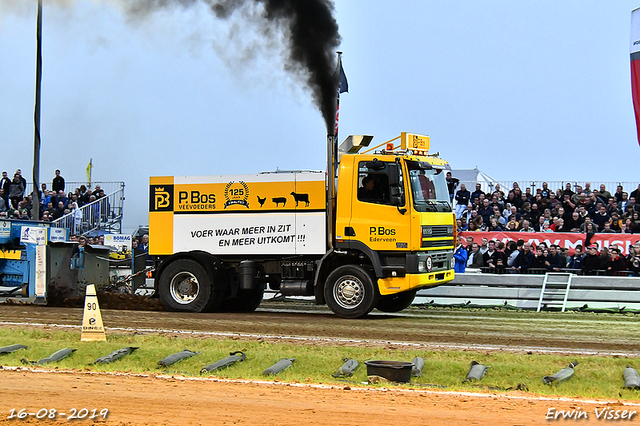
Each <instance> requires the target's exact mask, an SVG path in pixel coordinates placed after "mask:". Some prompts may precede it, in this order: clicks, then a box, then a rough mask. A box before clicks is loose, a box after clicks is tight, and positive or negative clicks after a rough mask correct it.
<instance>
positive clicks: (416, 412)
mask: <svg viewBox="0 0 640 426" xmlns="http://www.w3.org/2000/svg"><path fill="white" fill-rule="evenodd" d="M267 307H271V308H274V307H275V308H277V309H280V310H285V309H286V310H289V308H290V307H289V306H287V307H282V306H280V305H268V306H267ZM303 309H305V310H308V309H312V310H314V309H315V308H311V307H303ZM81 317H82V310H81V309H73V308H63V309H62V308H42V307H31V306H0V327H1V326H3V325H2V323H4V324H5V326H7V324H16V323H19V324H26V323H30V324H33V323H37V324H43V326H44V327H48V326H52V325H55V324H62V325H70V326H78V325H79V324H80V323H81ZM558 318H560V320H561V323H563V324H566V325H567V327H565V328H566V329H567V330H562V329H559V327H558ZM103 319H104V321H105V324H106V325H107V328H109V327H111V328H115V327H122V328H134V329H142V328H145V329H149V328H153V329H163V330H181V331H194V332H201V333H211V332H226V333H240V334H252V335H255V334H268V335H270V336H274V337H273V338H288V337H291V336H294V337H321V338H324V339H325V340H320V341H317V342H316V343H314V344H332V342H333V344H335V341H336V340H338V339H340V342H341V344H349V345H351V344H354V345H388V344H390V343H389V342H390V341H393V342H407V343H413V344H421V345H426V346H430V345H431V346H433V345H435V346H437V345H445V346H446V345H458V346H464V345H485V346H489V345H493V346H499V347H501V348H511V349H514V350H527V349H523V347H528V348H530V347H538V348H540V349H554V348H555V349H556V350H563V351H581V350H596V351H602V352H606V351H627V352H628V353H634V354H636V355H637V354H638V349H637V348H638V347H639V346H638V344H639V343H640V342H639V341H640V336H639V335H638V333H637V330H638V322H640V320H638V319H636V318H635V317H625V316H617V317H615V316H580V315H566V316H563V317H557V315H556V316H554V315H553V314H540V315H530V314H527V313H525V314H522V313H514V314H513V315H504V314H501V315H500V316H494V315H493V313H492V312H491V311H487V312H472V311H444V310H440V311H432V312H419V311H409V314H408V315H404V316H384V315H374V316H373V317H371V318H369V319H366V320H359V321H353V320H341V319H339V318H336V317H335V316H333V315H330V314H327V313H324V311H320V312H318V313H314V314H309V313H287V312H280V313H277V312H256V313H252V314H243V315H240V314H223V313H221V314H204V315H202V314H200V315H185V314H176V313H170V312H132V311H111V310H104V311H103ZM612 322H615V323H616V324H617V325H618V326H619V325H620V324H622V327H621V328H620V327H618V329H617V330H618V332H617V335H616V336H612V335H611V334H606V333H604V334H603V333H597V331H598V330H602V329H606V327H607V325H608V324H611V323H612ZM13 326H15V325H13ZM597 336H606V337H597ZM391 344H393V343H391ZM562 348H564V349H562ZM0 383H1V384H2V389H3V397H2V399H1V401H2V402H0V424H21V423H26V424H48V423H49V422H48V421H45V420H38V419H35V417H34V416H32V417H29V418H28V419H26V420H17V419H12V420H10V419H7V417H8V416H9V415H10V410H11V409H14V408H15V409H16V412H17V411H18V410H20V409H21V408H27V409H29V412H34V413H36V412H38V410H40V409H43V408H47V409H51V408H54V409H56V410H57V411H58V412H65V413H69V410H70V409H71V408H76V409H78V410H79V409H81V408H87V409H89V410H92V409H94V408H97V409H98V412H99V411H100V410H101V409H103V408H108V409H109V416H108V418H107V420H106V421H105V420H101V419H100V420H83V421H82V423H85V422H89V421H91V422H94V421H95V422H97V423H102V424H109V425H199V424H201V425H222V424H246V425H296V426H298V425H300V424H310V425H363V424H367V425H396V424H397V425H403V426H407V425H427V424H428V425H447V426H450V425H474V424H475V425H485V424H494V425H503V424H504V425H529V424H543V423H548V422H549V420H546V418H545V417H546V416H547V414H548V412H549V410H550V409H555V410H579V412H585V413H586V415H587V421H588V422H589V423H591V422H595V421H596V420H597V419H596V412H595V409H596V408H598V410H599V412H601V411H602V409H603V407H604V406H605V403H603V402H600V403H590V402H586V401H558V400H550V399H543V398H536V397H535V396H532V395H530V394H526V395H525V394H522V393H518V392H513V393H509V394H507V395H505V394H504V393H500V395H498V394H495V395H491V394H488V395H487V394H460V393H447V392H440V391H422V390H418V391H415V390H412V391H408V390H392V391H381V390H379V389H366V388H359V387H356V386H352V387H351V386H350V385H345V386H342V387H333V388H331V387H322V386H307V385H301V384H300V385H298V384H295V385H291V384H277V383H276V384H273V383H260V382H250V383H237V382H230V381H214V380H179V379H177V378H171V377H164V376H155V375H150V376H146V377H141V376H114V375H98V374H88V373H86V372H66V373H56V372H32V371H27V370H22V369H17V370H16V369H5V370H3V371H0ZM638 402H640V401H638ZM613 404H614V405H613V406H611V408H614V409H622V410H623V409H631V410H635V411H638V412H640V405H635V406H634V405H631V406H627V407H622V406H616V405H615V404H616V403H615V402H613ZM639 418H640V417H639V416H638V415H635V416H634V417H633V418H632V422H628V421H626V422H628V423H638V422H640V420H639ZM16 422H17V423H16ZM60 422H66V419H65V418H62V417H60V416H59V417H58V420H57V423H60ZM580 422H582V423H585V420H583V419H581V420H580Z"/></svg>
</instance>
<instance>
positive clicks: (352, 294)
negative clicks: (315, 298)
mask: <svg viewBox="0 0 640 426" xmlns="http://www.w3.org/2000/svg"><path fill="white" fill-rule="evenodd" d="M324 297H325V300H326V301H327V305H328V306H329V308H330V309H331V310H332V311H333V312H334V313H335V314H336V315H338V316H339V317H342V318H361V317H364V316H366V315H367V314H368V313H369V312H371V311H372V310H373V308H375V306H376V304H377V303H378V298H379V297H380V293H379V292H378V288H377V286H376V284H375V282H374V279H373V277H372V276H371V274H370V273H369V272H368V271H367V270H366V269H364V268H363V267H361V266H357V265H343V266H340V267H338V268H337V269H336V270H335V271H333V272H332V273H331V274H329V276H328V277H327V281H326V284H325V286H324Z"/></svg>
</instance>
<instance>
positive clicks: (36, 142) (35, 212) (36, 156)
mask: <svg viewBox="0 0 640 426" xmlns="http://www.w3.org/2000/svg"><path fill="white" fill-rule="evenodd" d="M36 39H37V48H36V49H37V53H36V106H35V111H34V114H33V123H34V128H35V130H34V138H33V192H32V200H31V202H32V205H31V214H32V218H33V220H40V196H39V194H38V187H39V186H40V183H39V181H40V91H41V83H42V0H38V17H37V25H36ZM36 203H37V204H36Z"/></svg>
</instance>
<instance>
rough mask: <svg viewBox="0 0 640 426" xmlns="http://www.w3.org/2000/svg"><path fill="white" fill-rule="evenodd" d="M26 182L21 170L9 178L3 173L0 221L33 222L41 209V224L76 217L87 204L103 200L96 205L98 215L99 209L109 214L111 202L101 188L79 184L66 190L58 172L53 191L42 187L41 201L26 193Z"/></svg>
mask: <svg viewBox="0 0 640 426" xmlns="http://www.w3.org/2000/svg"><path fill="white" fill-rule="evenodd" d="M26 188H27V181H26V179H25V178H24V177H23V176H22V172H21V171H20V169H18V170H17V171H16V172H15V174H14V175H13V178H12V179H9V177H8V176H7V172H6V171H3V172H2V178H1V179H0V219H2V218H11V219H23V220H32V219H34V212H35V210H34V209H38V211H39V218H40V220H42V221H47V222H49V221H53V220H56V219H59V218H61V217H63V216H65V215H69V214H71V213H74V214H76V215H77V216H81V215H80V214H77V213H78V212H79V210H80V208H81V207H82V206H84V205H86V204H90V203H93V202H95V201H98V200H101V199H104V200H103V201H102V202H99V203H94V205H95V209H94V210H96V212H95V213H96V215H97V214H100V213H101V212H100V210H105V208H106V211H108V199H107V198H106V195H105V193H104V190H102V189H101V188H100V185H96V187H95V188H93V189H91V188H87V186H85V185H80V187H78V188H74V189H73V190H72V189H71V188H66V187H65V180H64V178H63V177H62V176H60V170H56V171H55V176H54V177H53V179H52V181H51V189H49V188H48V187H47V184H46V183H43V184H41V185H40V189H39V190H38V199H37V200H35V202H34V200H33V194H32V193H29V194H27V193H26Z"/></svg>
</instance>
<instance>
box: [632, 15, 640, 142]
mask: <svg viewBox="0 0 640 426" xmlns="http://www.w3.org/2000/svg"><path fill="white" fill-rule="evenodd" d="M630 44H631V46H630V47H631V49H630V50H631V96H632V98H633V110H634V112H635V116H636V132H637V135H638V143H640V8H638V9H635V10H634V11H633V12H631V43H630Z"/></svg>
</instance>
